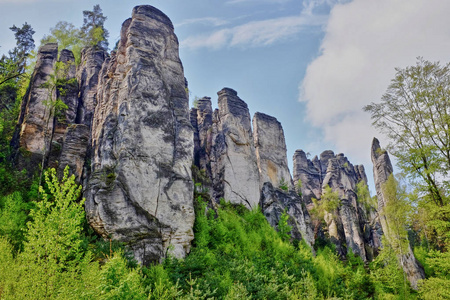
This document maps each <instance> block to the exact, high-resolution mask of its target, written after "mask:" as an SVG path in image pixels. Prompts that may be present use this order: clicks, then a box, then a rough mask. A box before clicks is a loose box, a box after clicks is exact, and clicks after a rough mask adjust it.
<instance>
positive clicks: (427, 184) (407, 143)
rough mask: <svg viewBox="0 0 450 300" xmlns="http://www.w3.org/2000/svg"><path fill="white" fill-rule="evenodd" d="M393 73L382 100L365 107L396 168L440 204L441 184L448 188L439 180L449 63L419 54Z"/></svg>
mask: <svg viewBox="0 0 450 300" xmlns="http://www.w3.org/2000/svg"><path fill="white" fill-rule="evenodd" d="M396 71H397V73H396V75H395V78H394V79H392V81H391V84H390V85H389V87H388V89H387V91H386V93H385V94H384V95H383V97H382V98H381V102H380V103H371V104H370V105H367V106H365V107H364V110H365V111H367V112H369V113H370V114H371V116H372V120H373V125H374V126H375V127H376V128H378V129H380V130H381V131H382V132H383V133H385V134H386V135H387V137H388V138H389V139H390V143H389V145H388V147H387V148H388V150H389V152H390V153H392V154H393V155H394V156H395V157H396V158H397V161H398V165H399V166H400V168H401V169H402V170H403V171H404V172H405V173H406V174H408V176H410V177H411V178H412V179H419V182H418V183H420V185H418V186H420V187H421V188H422V190H425V191H426V192H427V193H428V194H429V195H430V197H431V200H432V201H434V202H435V203H436V204H437V205H439V206H443V205H444V204H445V199H444V198H445V196H446V195H445V193H444V191H443V190H442V189H441V188H440V183H441V182H442V183H443V184H444V186H445V187H449V182H448V180H441V179H445V178H446V177H447V174H448V172H449V171H450V64H445V65H443V66H441V65H440V64H439V63H438V62H437V63H432V62H429V61H426V60H423V59H422V58H418V60H417V63H416V65H415V66H411V67H407V68H405V69H396Z"/></svg>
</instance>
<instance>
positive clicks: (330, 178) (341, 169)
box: [322, 154, 366, 260]
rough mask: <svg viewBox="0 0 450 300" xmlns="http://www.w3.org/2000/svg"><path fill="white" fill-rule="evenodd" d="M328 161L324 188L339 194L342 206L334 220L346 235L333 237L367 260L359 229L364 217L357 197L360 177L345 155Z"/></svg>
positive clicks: (328, 158) (335, 214) (337, 234)
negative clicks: (360, 220) (357, 185)
mask: <svg viewBox="0 0 450 300" xmlns="http://www.w3.org/2000/svg"><path fill="white" fill-rule="evenodd" d="M326 161H328V168H327V171H326V175H325V178H324V179H323V183H322V187H323V188H324V187H326V186H330V187H331V189H332V190H333V192H338V195H339V199H340V201H341V205H340V207H339V208H338V212H337V213H334V215H333V218H336V219H338V220H336V222H337V223H339V225H341V224H342V230H343V233H344V236H342V235H340V234H339V233H338V232H336V233H333V234H336V235H334V236H333V237H334V238H335V239H336V240H339V241H342V240H344V241H345V243H346V245H347V247H348V248H350V249H352V251H353V253H355V254H357V255H359V256H360V257H361V258H362V259H363V260H366V251H365V247H364V240H363V237H362V230H361V228H360V227H359V223H360V222H359V219H360V217H362V216H359V215H358V208H359V207H358V202H357V195H356V184H357V180H358V177H357V176H356V173H355V171H354V168H353V166H352V165H351V164H350V162H349V161H348V160H347V158H346V157H345V156H344V155H343V154H338V155H336V157H330V156H329V155H327V158H326ZM330 213H331V212H330ZM331 235H332V234H331V232H330V236H331ZM337 247H338V248H340V247H341V243H340V242H339V243H337Z"/></svg>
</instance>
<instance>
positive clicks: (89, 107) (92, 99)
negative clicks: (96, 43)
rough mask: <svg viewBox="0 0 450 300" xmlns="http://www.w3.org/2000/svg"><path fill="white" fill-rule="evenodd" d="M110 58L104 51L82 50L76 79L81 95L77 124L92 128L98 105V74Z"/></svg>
mask: <svg viewBox="0 0 450 300" xmlns="http://www.w3.org/2000/svg"><path fill="white" fill-rule="evenodd" d="M107 57H108V55H107V53H106V52H105V51H104V50H101V49H96V48H93V47H87V48H84V49H83V50H81V60H80V65H79V67H78V70H77V73H76V77H77V79H78V84H79V89H80V95H79V99H80V100H79V105H78V113H77V115H78V116H77V120H76V123H78V124H84V125H87V126H91V123H92V117H93V115H94V110H95V106H96V105H97V98H96V97H97V89H98V78H99V76H98V74H99V73H100V70H101V68H102V65H103V62H104V61H105V59H106V58H107Z"/></svg>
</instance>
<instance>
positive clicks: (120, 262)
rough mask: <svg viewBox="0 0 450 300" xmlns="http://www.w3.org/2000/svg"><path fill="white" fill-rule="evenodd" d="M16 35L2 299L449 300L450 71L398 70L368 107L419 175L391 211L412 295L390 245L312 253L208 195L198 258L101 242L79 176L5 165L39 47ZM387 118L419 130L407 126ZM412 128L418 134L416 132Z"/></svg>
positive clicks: (6, 132)
mask: <svg viewBox="0 0 450 300" xmlns="http://www.w3.org/2000/svg"><path fill="white" fill-rule="evenodd" d="M94 12H95V9H94ZM97 13H98V14H101V10H99V8H98V9H97ZM89 16H90V15H89V14H86V17H87V18H88V21H86V23H85V25H86V26H84V27H83V28H84V32H85V34H87V35H90V38H91V39H86V41H87V43H89V44H90V45H94V46H97V47H105V46H106V45H105V44H104V43H103V44H102V43H101V42H102V41H104V40H105V37H106V32H105V31H104V29H103V23H102V22H104V18H103V19H100V21H101V20H103V21H101V22H100V23H101V24H100V23H98V24H97V23H89V22H90V21H89ZM101 16H102V15H101ZM102 17H103V16H102ZM90 24H94V25H90ZM96 28H97V29H96ZM98 28H100V29H101V30H100V29H98ZM11 29H12V30H13V32H14V33H15V34H16V39H17V47H16V48H14V49H13V50H11V51H10V53H9V56H3V57H2V58H1V60H0V101H1V102H0V253H1V254H2V255H1V256H0V299H43V298H47V299H93V298H96V299H97V298H98V299H331V298H334V299H336V298H341V299H364V298H375V299H405V298H422V299H448V298H450V255H449V253H450V251H449V250H450V235H449V232H450V230H449V228H450V221H449V216H450V208H449V207H450V200H449V195H448V187H449V183H448V182H447V181H446V180H443V178H444V179H445V178H446V176H447V174H448V170H449V164H448V152H449V151H448V148H449V143H448V141H447V138H448V136H449V135H448V133H449V128H450V126H449V124H450V118H449V117H448V116H447V112H448V108H447V107H448V102H449V92H448V89H449V88H450V84H449V82H448V80H449V72H448V66H447V65H446V66H444V67H441V66H439V64H432V63H429V62H426V61H423V60H419V62H418V65H417V66H415V67H410V68H407V69H405V70H399V73H398V74H397V77H396V78H395V79H394V81H393V84H392V85H391V86H390V87H389V90H388V93H387V94H386V96H385V97H383V102H382V103H381V104H372V105H371V106H368V107H366V110H367V111H369V112H371V113H372V116H373V117H374V120H375V123H376V124H375V125H377V126H378V127H379V128H381V129H385V130H387V131H388V134H390V135H391V138H392V143H391V145H390V146H389V150H390V151H391V153H392V154H394V155H395V156H396V157H397V158H398V159H399V162H400V166H401V168H402V170H403V172H404V173H405V175H406V176H409V177H410V178H411V179H412V182H409V183H410V187H412V188H409V189H405V188H402V187H401V185H399V184H398V183H395V182H390V183H389V186H388V187H387V188H388V189H389V190H391V195H392V201H390V202H391V204H392V205H391V206H390V207H388V209H387V210H386V211H387V213H388V214H390V218H391V219H395V220H396V221H397V222H398V224H397V225H396V228H398V229H402V230H405V231H407V232H408V233H409V240H408V241H406V242H409V243H410V244H411V245H412V246H413V248H414V253H415V255H416V257H417V258H418V259H419V261H420V262H421V263H422V265H423V266H424V268H425V272H426V276H427V278H426V279H425V280H424V281H422V282H421V283H420V285H419V290H418V292H414V291H412V290H410V288H409V285H408V284H407V282H406V281H405V276H404V274H403V272H402V270H401V268H400V266H399V264H398V261H397V255H398V253H397V252H396V249H399V248H401V247H398V246H395V245H388V243H387V242H386V241H385V242H384V245H385V247H384V249H383V250H382V251H381V253H380V255H379V256H378V257H377V258H376V259H375V260H374V261H373V262H371V263H370V264H369V265H366V266H365V265H364V264H363V263H362V261H361V260H360V259H359V258H357V257H354V256H353V255H352V254H351V253H350V254H349V256H348V257H347V261H345V262H342V261H340V260H339V259H338V258H337V256H336V255H335V252H334V249H333V248H332V246H331V245H322V246H320V247H318V248H317V249H316V255H315V256H313V255H312V252H311V250H310V249H308V247H307V246H306V245H305V244H304V243H302V242H299V243H298V242H295V241H290V240H289V238H287V237H286V232H287V230H280V232H278V233H277V232H276V231H275V230H274V229H273V228H272V227H270V225H269V224H268V223H267V221H266V219H265V217H264V216H263V215H262V213H261V212H259V211H257V210H255V211H248V210H246V209H245V208H243V207H240V206H232V205H230V204H228V203H226V202H225V201H223V202H222V203H221V204H220V205H219V206H218V208H217V209H212V208H208V205H207V202H206V200H205V198H204V197H202V195H201V194H197V195H196V196H195V201H196V223H195V240H194V243H193V247H192V249H191V253H190V254H189V256H187V258H186V259H184V260H179V259H174V258H171V257H169V258H167V259H166V260H165V261H164V262H162V264H161V265H156V266H151V267H148V268H146V267H140V266H137V265H136V264H135V263H134V262H133V260H132V258H130V256H129V254H128V253H127V252H126V247H124V245H119V244H117V243H114V242H112V241H103V240H102V239H99V238H98V237H97V236H96V235H95V234H94V233H93V232H92V230H90V229H89V226H88V225H87V224H86V221H85V213H84V208H83V201H82V200H81V199H80V187H79V186H77V185H76V184H75V182H74V179H73V177H68V176H67V173H66V176H65V177H64V178H63V179H62V181H58V180H57V178H56V176H55V171H54V170H48V171H47V172H46V173H45V176H44V178H43V180H42V182H43V184H42V186H41V187H39V184H38V182H40V178H37V177H35V178H34V179H30V178H28V177H26V176H25V175H24V174H23V173H21V172H18V171H16V170H14V169H13V168H12V166H11V165H10V163H9V161H8V160H7V158H8V157H9V155H10V149H9V142H10V140H11V138H12V134H13V132H14V126H15V122H16V120H17V115H18V113H19V108H20V103H21V99H22V97H23V95H24V93H25V89H26V88H27V86H28V81H29V73H30V68H29V66H30V65H32V49H33V48H34V46H33V45H34V41H33V39H32V34H33V30H32V28H31V26H30V25H29V24H26V23H25V24H24V25H23V27H22V28H18V27H16V26H13V27H12V28H11ZM61 32H62V35H61ZM75 33H76V32H75ZM72 34H74V28H73V26H70V24H59V25H57V26H56V27H55V30H54V31H52V35H53V37H48V39H49V40H52V41H53V38H54V39H55V40H57V41H59V42H60V43H63V42H62V41H66V40H68V41H66V42H67V45H68V46H70V45H74V46H73V47H74V49H76V48H77V47H78V46H77V45H78V43H79V41H78V40H76V39H75V42H73V41H70V39H71V38H72ZM27 72H28V73H27ZM405 87H406V93H402V92H401V90H402V89H405ZM401 97H405V98H401ZM400 100H401V101H402V102H400V103H399V102H398V101H400ZM395 107H402V108H409V110H406V111H405V110H404V109H402V111H401V112H398V111H397V110H395ZM405 116H407V117H409V119H408V118H405ZM386 118H390V120H394V121H398V120H401V121H402V122H406V121H408V122H410V123H401V124H400V125H406V126H403V127H402V126H398V125H399V124H397V123H393V124H390V123H389V122H390V120H387V119H386ZM409 129H414V130H417V132H412V134H411V135H408V134H409V133H411V132H409V131H408V130H409ZM411 141H412V142H413V143H411ZM411 145H412V146H411ZM411 183H412V184H411ZM368 199H370V197H368ZM282 225H283V224H282ZM283 226H287V224H284V225H283ZM283 226H280V228H286V227H283ZM403 242H405V241H403Z"/></svg>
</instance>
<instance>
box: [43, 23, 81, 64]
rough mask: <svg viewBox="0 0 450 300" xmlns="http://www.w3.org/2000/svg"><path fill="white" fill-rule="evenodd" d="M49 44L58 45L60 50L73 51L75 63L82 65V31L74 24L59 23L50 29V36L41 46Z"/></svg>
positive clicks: (45, 37)
mask: <svg viewBox="0 0 450 300" xmlns="http://www.w3.org/2000/svg"><path fill="white" fill-rule="evenodd" d="M47 43H58V48H59V50H61V49H69V50H72V52H73V54H74V56H75V62H76V63H77V64H79V63H80V56H81V48H83V41H82V39H81V31H80V29H78V28H76V27H75V26H74V25H73V24H72V23H69V22H66V21H59V22H58V23H56V25H55V27H53V28H50V34H49V35H45V36H44V37H43V38H42V40H41V45H44V44H47Z"/></svg>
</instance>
